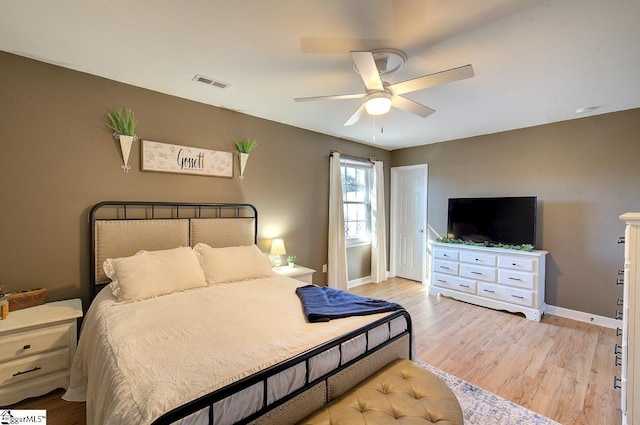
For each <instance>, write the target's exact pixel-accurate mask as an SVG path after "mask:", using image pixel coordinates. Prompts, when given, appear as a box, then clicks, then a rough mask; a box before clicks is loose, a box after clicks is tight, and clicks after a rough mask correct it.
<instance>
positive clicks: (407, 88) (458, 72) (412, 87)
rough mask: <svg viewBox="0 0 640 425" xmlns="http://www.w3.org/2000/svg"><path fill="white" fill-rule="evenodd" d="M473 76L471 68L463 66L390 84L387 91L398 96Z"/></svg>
mask: <svg viewBox="0 0 640 425" xmlns="http://www.w3.org/2000/svg"><path fill="white" fill-rule="evenodd" d="M473 75H474V73H473V67H472V66H471V65H465V66H461V67H459V68H453V69H449V70H447V71H441V72H436V73H435V74H430V75H425V76H423V77H418V78H414V79H412V80H407V81H402V82H400V83H396V84H392V85H390V86H389V87H388V89H389V90H391V93H393V94H394V95H399V94H404V93H409V92H412V91H417V90H422V89H426V88H429V87H434V86H439V85H440V84H446V83H451V82H453V81H458V80H464V79H465V78H471V77H473Z"/></svg>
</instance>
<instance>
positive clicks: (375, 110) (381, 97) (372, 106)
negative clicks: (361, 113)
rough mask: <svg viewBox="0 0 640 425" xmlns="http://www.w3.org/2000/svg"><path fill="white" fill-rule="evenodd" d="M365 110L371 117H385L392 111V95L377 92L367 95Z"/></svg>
mask: <svg viewBox="0 0 640 425" xmlns="http://www.w3.org/2000/svg"><path fill="white" fill-rule="evenodd" d="M364 108H365V109H366V110H367V114H369V115H383V114H386V113H387V112H389V110H390V109H391V95H390V94H389V93H387V92H375V93H370V94H368V95H367V100H366V102H365V103H364Z"/></svg>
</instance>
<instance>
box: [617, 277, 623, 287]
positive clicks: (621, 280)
mask: <svg viewBox="0 0 640 425" xmlns="http://www.w3.org/2000/svg"><path fill="white" fill-rule="evenodd" d="M616 285H624V277H619V278H617V279H616Z"/></svg>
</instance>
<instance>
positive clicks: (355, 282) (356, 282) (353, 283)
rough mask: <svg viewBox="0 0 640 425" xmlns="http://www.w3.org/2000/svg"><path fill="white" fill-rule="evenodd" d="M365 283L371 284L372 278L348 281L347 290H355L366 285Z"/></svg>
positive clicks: (366, 277)
mask: <svg viewBox="0 0 640 425" xmlns="http://www.w3.org/2000/svg"><path fill="white" fill-rule="evenodd" d="M365 283H371V276H364V277H361V278H358V279H353V280H350V281H348V282H347V289H351V288H355V287H356V286H360V285H364V284H365Z"/></svg>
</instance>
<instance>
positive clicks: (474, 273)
mask: <svg viewBox="0 0 640 425" xmlns="http://www.w3.org/2000/svg"><path fill="white" fill-rule="evenodd" d="M471 273H473V274H482V273H480V272H471Z"/></svg>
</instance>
